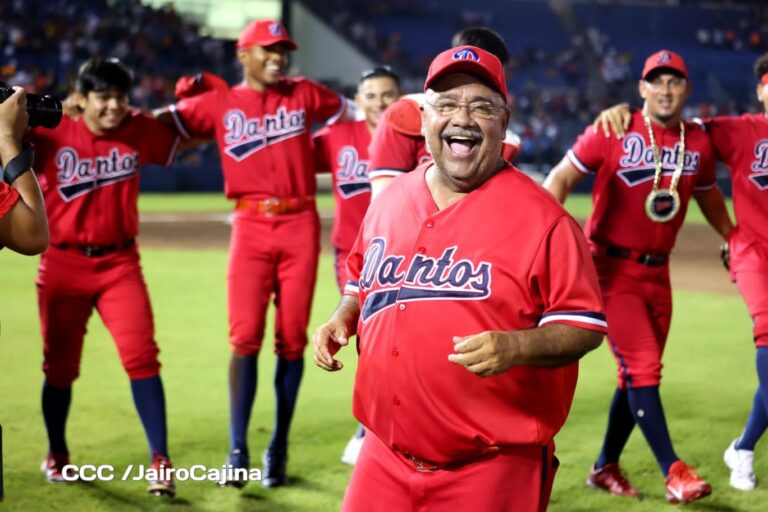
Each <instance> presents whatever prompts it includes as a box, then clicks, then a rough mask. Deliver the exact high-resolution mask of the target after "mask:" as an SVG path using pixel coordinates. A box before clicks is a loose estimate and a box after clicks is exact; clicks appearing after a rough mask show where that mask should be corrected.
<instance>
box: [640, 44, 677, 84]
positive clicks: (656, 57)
mask: <svg viewBox="0 0 768 512" xmlns="http://www.w3.org/2000/svg"><path fill="white" fill-rule="evenodd" d="M661 68H666V69H671V70H673V71H677V72H678V73H680V74H681V75H683V76H684V77H685V78H686V79H687V78H688V68H687V67H686V66H685V61H684V60H683V58H682V57H681V56H680V55H678V54H676V53H675V52H671V51H669V50H659V51H658V52H656V53H654V54H653V55H651V56H650V57H648V58H647V59H645V65H644V66H643V79H645V78H646V77H647V76H648V75H649V74H650V73H651V72H653V71H656V70H657V69H661Z"/></svg>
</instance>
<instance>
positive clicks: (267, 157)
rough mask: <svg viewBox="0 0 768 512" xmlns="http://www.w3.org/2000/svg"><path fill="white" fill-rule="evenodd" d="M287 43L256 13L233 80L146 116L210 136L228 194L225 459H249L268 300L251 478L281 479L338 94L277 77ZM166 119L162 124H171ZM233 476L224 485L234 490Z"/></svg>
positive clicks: (340, 113) (279, 28) (342, 106)
mask: <svg viewBox="0 0 768 512" xmlns="http://www.w3.org/2000/svg"><path fill="white" fill-rule="evenodd" d="M296 49H297V46H296V43H295V42H294V41H293V40H292V39H291V37H290V36H289V35H288V32H287V31H286V30H285V27H283V25H282V24H281V23H279V22H277V21H275V20H257V21H254V22H251V23H249V24H248V25H246V26H245V27H244V28H243V30H242V32H241V34H240V37H239V39H238V41H237V58H238V60H239V62H240V65H241V66H242V68H243V82H242V83H240V84H239V85H236V86H234V87H231V88H230V87H214V89H213V90H209V91H207V92H204V93H202V94H199V95H196V96H192V97H187V98H185V99H182V100H181V101H179V102H178V103H176V104H174V105H171V106H170V107H168V109H167V110H165V111H163V112H158V113H157V115H158V116H159V118H160V119H162V120H165V121H169V122H175V124H176V127H177V129H178V130H179V132H181V133H182V134H183V135H185V138H195V139H211V138H214V139H215V140H216V143H217V145H218V148H219V155H220V158H221V164H222V168H223V172H224V192H225V194H226V196H227V197H228V198H229V199H232V200H233V201H235V214H234V218H233V223H232V237H231V244H230V253H229V267H228V271H227V283H228V309H229V326H230V333H229V334H230V335H229V339H230V344H231V351H232V356H231V360H230V365H229V393H230V450H229V456H228V458H227V464H230V465H232V466H233V467H236V468H246V467H249V466H250V451H249V447H248V442H247V437H248V424H249V421H250V417H251V410H252V408H253V402H254V399H255V396H256V384H257V364H256V363H257V357H258V355H259V352H260V350H261V344H262V340H263V337H264V326H265V319H266V313H267V307H268V306H269V302H270V300H274V303H275V315H276V319H275V352H276V354H277V366H276V369H275V377H274V384H275V398H276V403H277V407H276V418H275V428H274V432H273V435H272V439H271V440H270V443H269V447H268V448H267V450H266V451H265V452H264V455H263V462H264V471H263V479H262V485H263V486H264V487H276V486H280V485H283V484H285V483H286V481H287V479H286V465H287V460H288V431H289V428H290V424H291V419H292V417H293V412H294V408H295V405H296V399H297V397H298V392H299V385H300V383H301V378H302V375H303V373H304V348H305V347H306V344H307V324H308V323H309V314H310V310H311V307H312V295H313V291H314V286H315V278H316V274H317V261H318V253H319V250H320V245H319V231H320V222H319V218H318V215H317V209H316V207H315V191H316V188H317V186H316V178H315V163H314V157H313V153H312V142H311V137H310V128H311V127H312V124H313V123H318V122H327V123H328V124H332V123H333V122H334V121H336V120H339V119H343V118H344V116H345V115H348V111H347V102H346V99H344V98H342V97H340V96H339V95H338V94H336V93H334V92H333V91H331V90H330V89H328V88H327V87H325V86H322V85H320V84H318V83H316V82H313V81H311V80H308V79H306V78H304V77H292V78H287V77H285V76H284V74H285V70H286V68H287V65H288V55H289V53H290V52H291V51H294V50H296ZM171 119H172V121H171ZM245 483H246V482H245V481H243V480H233V481H228V482H226V484H227V485H232V486H235V487H238V488H240V487H242V486H243V485H245Z"/></svg>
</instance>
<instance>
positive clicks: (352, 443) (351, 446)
mask: <svg viewBox="0 0 768 512" xmlns="http://www.w3.org/2000/svg"><path fill="white" fill-rule="evenodd" d="M363 441H365V437H357V436H353V437H352V439H350V440H349V442H348V443H347V447H346V448H344V453H343V454H342V456H341V462H343V463H344V464H349V465H350V466H354V465H355V463H357V457H358V456H359V455H360V449H361V448H362V447H363Z"/></svg>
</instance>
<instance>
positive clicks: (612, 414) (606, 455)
mask: <svg viewBox="0 0 768 512" xmlns="http://www.w3.org/2000/svg"><path fill="white" fill-rule="evenodd" d="M634 428H635V418H634V416H632V411H631V410H630V409H629V397H628V395H627V390H626V389H623V390H622V389H619V388H617V389H616V392H615V393H614V394H613V400H612V401H611V408H610V410H609V412H608V428H607V430H606V432H605V439H604V440H603V449H602V450H601V451H600V455H598V457H597V461H596V462H595V469H600V468H602V467H603V466H605V465H606V464H610V463H616V462H618V461H619V456H620V455H621V452H622V451H623V450H624V446H625V445H626V444H627V440H628V439H629V435H630V434H631V433H632V429H634Z"/></svg>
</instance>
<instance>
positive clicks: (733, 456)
mask: <svg viewBox="0 0 768 512" xmlns="http://www.w3.org/2000/svg"><path fill="white" fill-rule="evenodd" d="M736 441H738V439H734V440H733V442H732V443H731V445H730V446H729V447H728V449H727V450H725V453H724V454H723V460H724V461H725V465H726V466H728V469H730V470H731V482H730V483H731V487H733V488H735V489H738V490H740V491H751V490H752V489H754V488H755V485H756V482H755V472H754V471H753V469H752V464H753V461H754V458H755V452H753V451H752V450H737V449H736Z"/></svg>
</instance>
